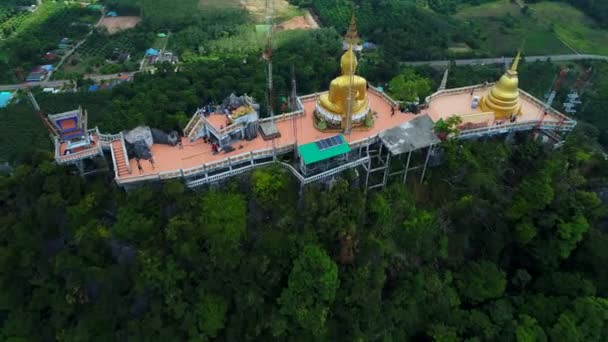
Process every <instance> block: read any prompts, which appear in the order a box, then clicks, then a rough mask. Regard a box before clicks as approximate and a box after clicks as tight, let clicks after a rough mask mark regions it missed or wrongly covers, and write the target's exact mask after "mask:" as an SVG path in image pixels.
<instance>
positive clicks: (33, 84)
mask: <svg viewBox="0 0 608 342" xmlns="http://www.w3.org/2000/svg"><path fill="white" fill-rule="evenodd" d="M548 59H551V60H552V61H556V62H564V61H579V60H585V59H587V60H601V61H608V56H601V55H574V54H573V55H547V56H525V60H526V61H527V62H534V61H546V60H548ZM512 60H513V57H499V58H473V59H457V60H454V62H455V63H456V65H484V64H503V63H511V61H512ZM451 62H452V61H450V60H441V61H415V62H403V63H402V64H404V65H411V66H419V65H430V66H432V67H446V66H448V65H449V64H450V63H451ZM136 73H138V71H135V72H123V73H120V74H112V75H85V76H84V78H85V79H90V80H94V81H104V80H110V79H113V78H117V77H118V76H119V75H129V76H133V75H135V74H136ZM70 82H72V81H70V80H57V81H43V82H26V83H21V84H7V85H0V91H10V90H17V89H24V88H30V87H59V86H62V85H64V84H67V83H70Z"/></svg>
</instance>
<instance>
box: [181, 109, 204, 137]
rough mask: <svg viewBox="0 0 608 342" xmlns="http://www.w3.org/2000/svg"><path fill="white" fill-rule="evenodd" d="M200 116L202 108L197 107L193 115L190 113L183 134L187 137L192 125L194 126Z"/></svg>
mask: <svg viewBox="0 0 608 342" xmlns="http://www.w3.org/2000/svg"><path fill="white" fill-rule="evenodd" d="M201 116H203V110H202V109H197V110H196V112H195V113H194V115H192V117H191V118H190V121H188V124H187V125H186V127H185V128H184V136H186V137H187V136H189V135H190V131H191V130H192V126H194V125H196V124H197V123H198V121H199V120H200V117H201Z"/></svg>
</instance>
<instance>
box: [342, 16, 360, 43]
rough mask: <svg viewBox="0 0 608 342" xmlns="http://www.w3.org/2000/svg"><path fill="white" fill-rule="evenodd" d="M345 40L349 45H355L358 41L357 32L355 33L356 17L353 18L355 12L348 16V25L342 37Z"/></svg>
mask: <svg viewBox="0 0 608 342" xmlns="http://www.w3.org/2000/svg"><path fill="white" fill-rule="evenodd" d="M344 38H345V40H346V42H347V43H348V44H350V45H356V44H357V43H359V34H358V33H357V19H356V18H355V12H354V11H353V14H352V16H351V18H350V24H349V25H348V31H347V32H346V36H345V37H344Z"/></svg>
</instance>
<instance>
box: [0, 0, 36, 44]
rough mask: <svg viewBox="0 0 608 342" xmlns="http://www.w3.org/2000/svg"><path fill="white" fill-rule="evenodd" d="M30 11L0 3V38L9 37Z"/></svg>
mask: <svg viewBox="0 0 608 342" xmlns="http://www.w3.org/2000/svg"><path fill="white" fill-rule="evenodd" d="M30 14H31V13H30V12H27V11H19V10H17V9H15V8H13V7H8V6H3V5H0V40H4V39H7V38H9V37H10V36H11V35H12V34H13V33H14V32H15V31H17V30H18V29H19V27H20V26H21V25H22V24H23V22H24V21H25V19H26V17H27V16H28V15H30Z"/></svg>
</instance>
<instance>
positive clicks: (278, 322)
mask: <svg viewBox="0 0 608 342" xmlns="http://www.w3.org/2000/svg"><path fill="white" fill-rule="evenodd" d="M527 137H529V136H528V135H526V136H521V137H519V138H518V139H517V140H516V142H514V143H505V142H500V141H485V142H483V141H477V142H468V143H461V142H456V141H451V142H449V143H447V144H445V145H444V146H443V147H442V151H443V153H442V155H443V156H442V160H443V163H442V165H441V166H438V167H436V168H433V169H431V172H430V174H429V177H428V178H427V180H426V181H425V183H424V184H422V185H416V184H409V185H408V186H403V185H401V184H394V185H392V186H390V187H388V188H387V189H386V190H383V191H380V192H372V193H368V194H367V195H366V194H365V193H364V192H363V190H362V189H361V188H360V187H358V186H357V184H358V183H357V182H356V181H355V178H354V177H355V176H354V174H347V175H345V178H344V179H342V180H338V181H337V182H335V183H333V186H331V187H329V188H328V187H326V185H322V184H317V185H313V186H310V187H307V188H305V190H304V193H303V195H302V197H301V198H300V199H298V196H297V193H298V190H297V186H296V184H295V179H294V178H292V177H291V175H290V174H289V173H288V172H287V171H285V170H283V169H280V168H274V167H273V168H269V169H260V170H257V171H255V172H253V173H252V174H251V175H249V176H244V177H242V178H240V179H233V180H232V181H230V182H229V183H227V184H223V185H222V186H221V187H220V188H212V189H205V190H202V191H198V192H192V191H189V190H186V189H184V186H183V185H182V184H181V183H178V182H167V183H164V184H162V185H159V186H151V187H143V188H140V189H137V190H135V191H132V192H129V193H125V192H123V191H122V190H119V189H115V188H114V187H113V186H111V185H110V182H111V180H110V179H108V178H104V177H103V176H98V178H87V179H86V180H85V179H82V178H80V177H78V176H76V175H72V174H71V172H69V171H68V170H66V169H65V168H63V167H59V166H57V165H55V164H54V163H53V162H52V160H51V156H50V155H49V154H48V153H46V152H37V153H32V154H30V156H29V158H28V160H26V161H25V163H24V164H22V165H20V166H18V167H16V169H15V170H14V172H13V173H12V174H11V175H5V176H0V204H1V205H0V220H1V223H0V268H1V269H2V270H3V272H2V273H0V327H1V328H0V339H2V340H5V341H45V340H65V341H87V340H100V341H109V340H131V341H173V340H210V339H216V340H275V339H282V340H283V339H284V340H294V339H295V340H306V341H310V340H332V341H336V340H348V341H351V340H394V341H405V340H436V341H456V340H464V339H466V340H470V341H481V340H488V341H490V340H492V341H493V340H504V341H515V340H517V341H546V340H547V339H550V340H553V341H605V340H606V339H607V338H608V299H606V296H607V295H608V286H607V285H608V278H607V277H606V272H605V265H606V263H607V262H608V252H607V249H606V245H607V244H608V236H607V235H606V233H605V232H604V231H603V230H602V229H605V223H602V222H604V221H603V220H605V217H606V216H605V214H606V206H605V205H602V204H601V201H600V198H599V197H598V195H597V194H596V192H601V191H603V194H604V195H603V196H604V197H605V184H606V183H605V181H606V177H607V176H608V174H607V173H606V170H608V167H607V166H608V162H607V161H606V160H605V159H604V157H603V156H602V155H601V154H598V153H595V152H593V150H592V149H591V148H590V146H592V143H593V138H592V137H591V136H590V135H589V132H588V131H586V129H585V127H583V128H582V129H581V130H579V131H578V133H575V134H574V135H572V136H571V137H570V139H569V140H568V142H567V144H566V145H565V146H564V147H563V148H561V149H559V150H555V151H552V150H551V149H550V148H549V149H548V148H546V147H543V146H542V145H539V144H538V143H537V142H535V141H533V140H529V139H528V138H527ZM602 184H603V185H602ZM602 189H603V190H602ZM604 200H606V198H604ZM602 227H604V228H602Z"/></svg>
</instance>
